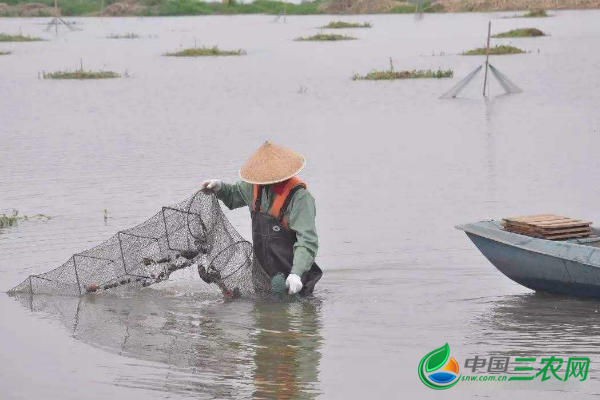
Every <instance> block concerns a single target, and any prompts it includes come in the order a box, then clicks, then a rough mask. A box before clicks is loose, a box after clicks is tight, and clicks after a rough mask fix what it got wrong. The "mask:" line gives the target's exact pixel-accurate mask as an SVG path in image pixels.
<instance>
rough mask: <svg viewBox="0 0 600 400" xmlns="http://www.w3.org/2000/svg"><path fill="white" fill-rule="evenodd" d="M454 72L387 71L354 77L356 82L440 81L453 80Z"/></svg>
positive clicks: (448, 70) (441, 70)
mask: <svg viewBox="0 0 600 400" xmlns="http://www.w3.org/2000/svg"><path fill="white" fill-rule="evenodd" d="M453 76H454V72H453V71H452V70H451V69H447V70H443V69H438V70H437V71H434V70H431V69H427V70H416V69H413V70H412V71H394V70H392V69H390V70H387V71H371V72H369V73H368V74H366V75H359V74H356V75H354V76H352V80H354V81H359V80H360V81H382V80H393V79H440V78H452V77H453Z"/></svg>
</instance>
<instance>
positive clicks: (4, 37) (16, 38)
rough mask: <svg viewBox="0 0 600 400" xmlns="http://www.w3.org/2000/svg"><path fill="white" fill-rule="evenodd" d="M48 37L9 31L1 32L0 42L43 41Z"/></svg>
mask: <svg viewBox="0 0 600 400" xmlns="http://www.w3.org/2000/svg"><path fill="white" fill-rule="evenodd" d="M45 40H46V39H42V38H39V37H33V36H24V35H21V34H18V35H10V34H8V33H0V42H42V41H45Z"/></svg>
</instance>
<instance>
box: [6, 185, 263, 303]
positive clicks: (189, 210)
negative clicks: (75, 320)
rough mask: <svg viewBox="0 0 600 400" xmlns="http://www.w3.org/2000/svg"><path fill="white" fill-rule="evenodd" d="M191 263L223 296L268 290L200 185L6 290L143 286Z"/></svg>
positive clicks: (72, 291)
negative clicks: (186, 195)
mask: <svg viewBox="0 0 600 400" xmlns="http://www.w3.org/2000/svg"><path fill="white" fill-rule="evenodd" d="M190 266H194V267H196V268H197V269H198V273H199V275H200V277H201V278H202V280H204V281H205V282H206V283H210V284H216V285H217V286H218V287H219V288H220V289H221V291H222V292H223V294H224V295H225V296H226V297H240V296H252V297H254V296H263V295H267V294H268V293H269V292H270V290H271V280H270V278H269V276H268V275H267V274H266V272H264V270H263V269H262V267H261V266H260V264H259V263H258V261H257V259H256V257H255V256H254V252H253V250H252V244H251V243H250V242H248V241H246V240H244V238H243V237H242V236H241V235H240V234H239V233H238V232H237V231H236V230H235V228H234V227H233V226H232V225H231V223H230V222H229V221H228V220H227V218H226V217H225V215H224V214H223V211H222V210H221V207H220V206H219V202H218V200H217V198H216V197H215V196H214V194H212V193H211V192H206V191H202V190H201V191H198V192H196V193H195V194H194V195H193V196H192V197H190V198H188V199H187V200H185V201H183V202H181V203H178V204H175V205H173V206H168V207H163V208H162V209H161V210H160V211H159V212H158V213H157V214H155V215H154V216H153V217H152V218H150V219H148V220H147V221H145V222H142V223H141V224H139V225H137V226H135V227H133V228H130V229H126V230H123V231H119V232H117V234H115V235H114V236H112V237H111V238H110V239H108V240H106V241H105V242H103V243H101V244H100V245H98V246H96V247H94V248H92V249H89V250H86V251H83V252H81V253H77V254H74V255H73V256H72V257H71V258H69V259H68V260H67V262H65V263H64V264H62V265H61V266H60V267H58V268H56V269H53V270H52V271H49V272H46V273H44V274H40V275H31V276H29V277H28V278H27V279H25V280H24V281H23V282H21V283H20V284H19V285H17V286H16V287H14V288H13V289H11V290H9V292H8V293H9V294H10V293H31V294H59V295H72V296H79V295H82V294H85V293H89V292H100V291H108V290H112V289H115V288H117V287H126V288H132V289H134V288H142V287H146V286H150V285H152V284H154V283H158V282H161V281H164V280H166V279H168V277H169V275H170V274H171V273H172V272H174V271H177V270H180V269H183V268H187V267H190Z"/></svg>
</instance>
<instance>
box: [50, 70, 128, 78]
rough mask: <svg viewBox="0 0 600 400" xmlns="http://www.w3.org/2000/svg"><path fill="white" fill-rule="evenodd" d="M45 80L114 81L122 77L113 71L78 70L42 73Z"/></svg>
mask: <svg viewBox="0 0 600 400" xmlns="http://www.w3.org/2000/svg"><path fill="white" fill-rule="evenodd" d="M42 77H43V78H44V79H114V78H120V77H121V75H119V74H117V73H116V72H112V71H86V70H84V69H78V70H75V71H69V70H65V71H56V72H49V73H46V72H44V73H42Z"/></svg>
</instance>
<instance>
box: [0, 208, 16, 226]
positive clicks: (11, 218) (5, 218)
mask: <svg viewBox="0 0 600 400" xmlns="http://www.w3.org/2000/svg"><path fill="white" fill-rule="evenodd" d="M18 222H19V212H18V211H17V210H13V213H12V215H6V214H2V215H0V229H1V228H8V227H11V226H14V225H16V224H17V223H18Z"/></svg>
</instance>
